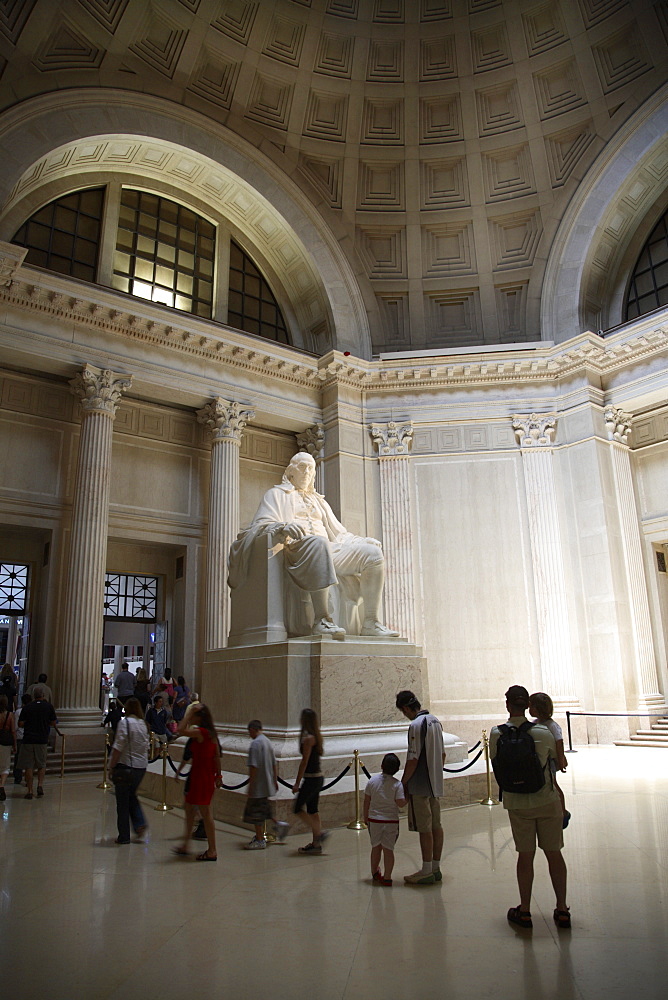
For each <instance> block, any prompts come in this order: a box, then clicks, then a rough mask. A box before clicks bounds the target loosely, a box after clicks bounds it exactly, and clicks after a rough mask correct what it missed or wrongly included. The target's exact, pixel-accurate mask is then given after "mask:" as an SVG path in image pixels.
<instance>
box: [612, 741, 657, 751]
mask: <svg viewBox="0 0 668 1000" xmlns="http://www.w3.org/2000/svg"><path fill="white" fill-rule="evenodd" d="M615 746H616V747H659V748H660V749H663V750H668V739H666V740H663V741H661V742H658V741H657V742H652V741H650V740H615Z"/></svg>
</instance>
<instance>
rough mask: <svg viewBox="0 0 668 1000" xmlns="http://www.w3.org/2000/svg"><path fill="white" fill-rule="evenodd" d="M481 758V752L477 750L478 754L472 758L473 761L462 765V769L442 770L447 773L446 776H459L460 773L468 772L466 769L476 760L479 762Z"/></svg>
mask: <svg viewBox="0 0 668 1000" xmlns="http://www.w3.org/2000/svg"><path fill="white" fill-rule="evenodd" d="M481 756H482V750H479V751H478V753H477V754H476V755H475V757H474V758H473V760H470V761H469V762H468V763H467V764H465V765H464V767H444V768H443V770H444V771H447V772H448V774H461V773H462V771H468V769H469V768H470V767H472V766H473V765H474V764H475V762H476V761H477V760H480V758H481Z"/></svg>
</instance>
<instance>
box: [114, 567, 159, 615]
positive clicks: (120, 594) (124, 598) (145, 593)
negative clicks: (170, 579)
mask: <svg viewBox="0 0 668 1000" xmlns="http://www.w3.org/2000/svg"><path fill="white" fill-rule="evenodd" d="M157 609H158V577H157V576H130V575H128V574H127V573H106V574H105V578H104V615H105V618H134V619H137V618H139V619H145V620H146V621H155V620H156V618H157Z"/></svg>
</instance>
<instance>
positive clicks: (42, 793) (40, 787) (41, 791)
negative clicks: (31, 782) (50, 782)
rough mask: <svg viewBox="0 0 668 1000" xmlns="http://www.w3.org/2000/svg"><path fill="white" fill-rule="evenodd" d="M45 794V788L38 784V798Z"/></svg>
mask: <svg viewBox="0 0 668 1000" xmlns="http://www.w3.org/2000/svg"><path fill="white" fill-rule="evenodd" d="M43 795H44V789H43V788H42V786H41V785H38V786H37V798H38V799H41V797H42V796H43Z"/></svg>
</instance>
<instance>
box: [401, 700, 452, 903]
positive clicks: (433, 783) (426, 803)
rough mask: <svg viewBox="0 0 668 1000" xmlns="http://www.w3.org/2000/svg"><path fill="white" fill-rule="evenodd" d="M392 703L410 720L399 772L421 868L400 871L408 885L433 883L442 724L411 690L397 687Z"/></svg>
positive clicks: (439, 846) (439, 840)
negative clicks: (417, 839) (417, 838)
mask: <svg viewBox="0 0 668 1000" xmlns="http://www.w3.org/2000/svg"><path fill="white" fill-rule="evenodd" d="M396 706H397V708H398V709H399V711H400V712H402V713H403V714H404V715H405V716H406V718H407V719H408V720H409V721H410V726H409V727H408V753H407V754H406V767H405V768H404V773H403V776H402V779H401V781H402V784H403V786H404V793H405V798H406V799H407V800H408V829H409V830H417V832H418V833H419V835H420V850H421V852H422V868H421V869H420V871H417V872H414V873H413V874H412V875H404V882H408V883H409V885H433V884H434V882H441V881H442V880H443V876H442V874H441V851H442V850H443V828H442V826H441V803H440V801H439V798H440V797H441V796H442V795H443V765H444V764H445V752H444V750H443V727H442V726H441V723H440V722H439V720H438V719H437V718H436V716H435V715H432V714H431V713H430V712H428V711H427V709H426V708H422V707H421V706H420V702H419V701H418V700H417V698H416V697H415V695H414V694H413V692H412V691H400V692H399V694H398V695H397V700H396Z"/></svg>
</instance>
